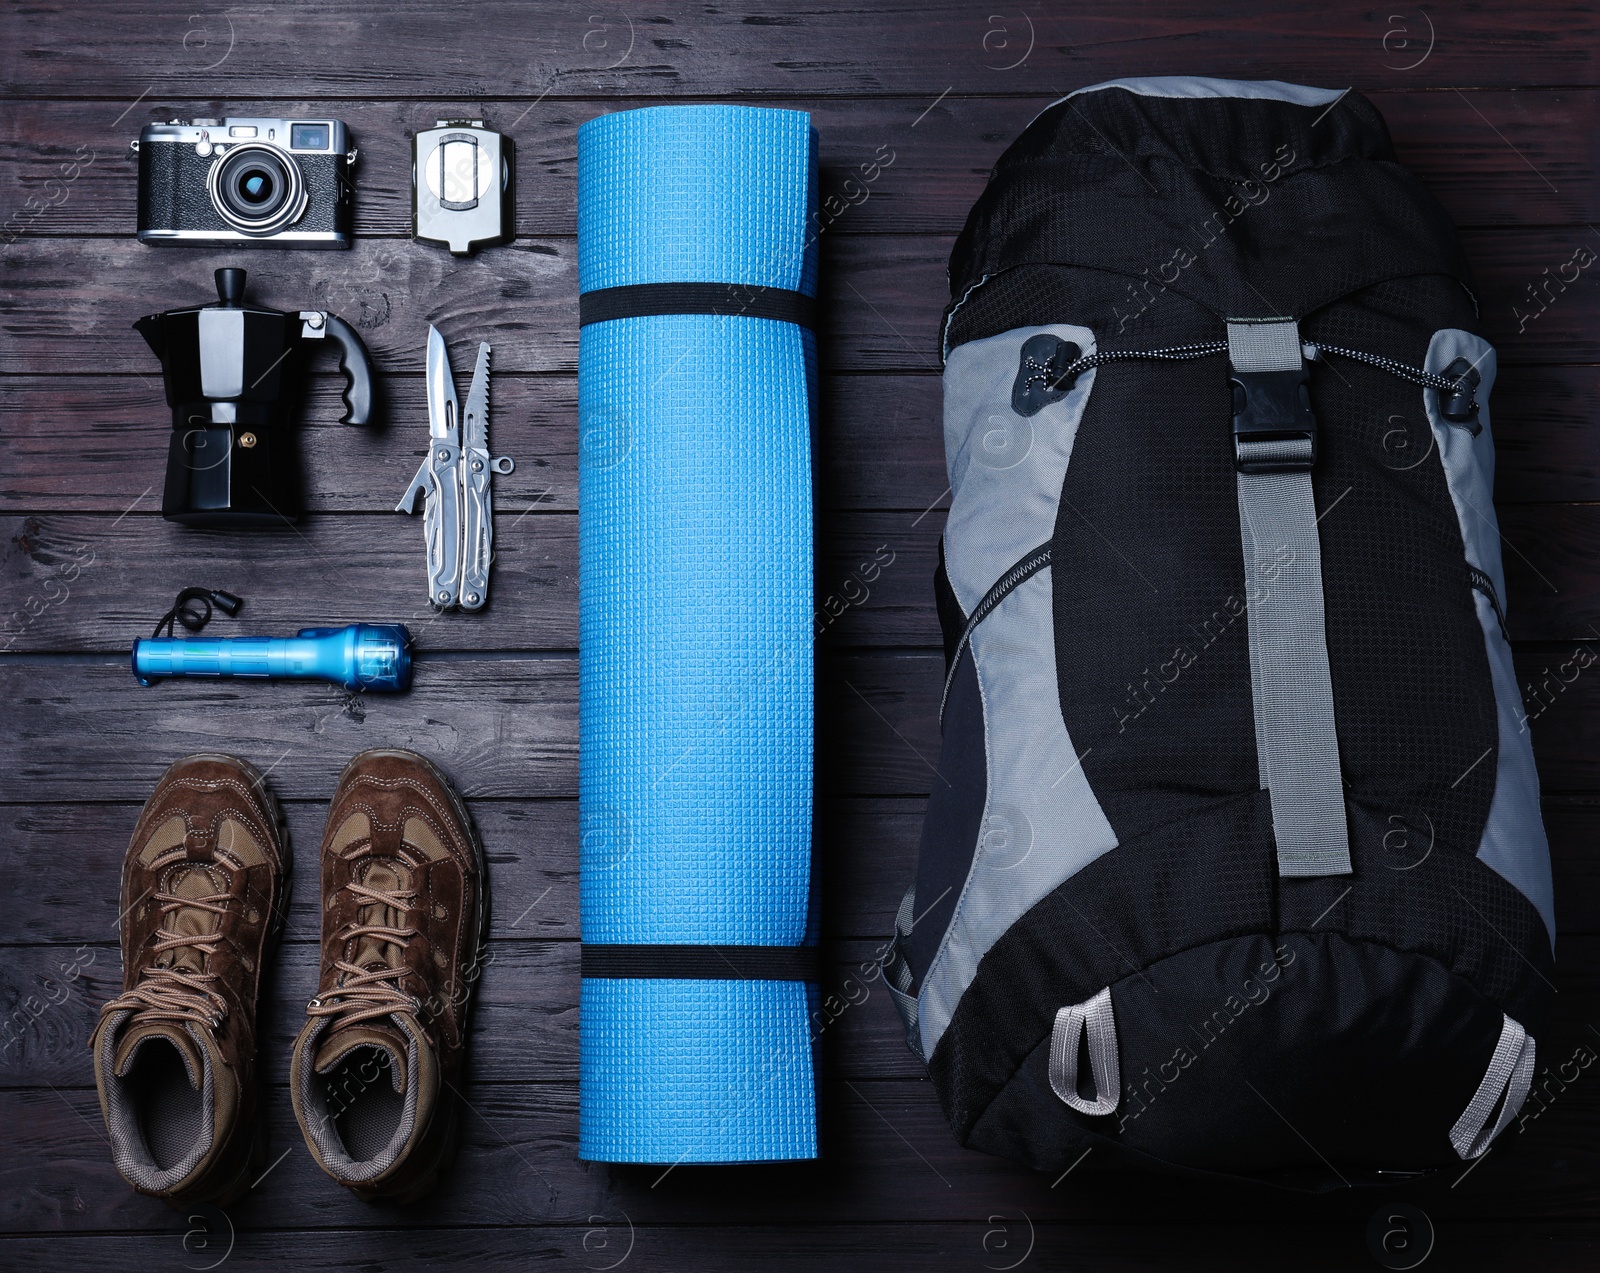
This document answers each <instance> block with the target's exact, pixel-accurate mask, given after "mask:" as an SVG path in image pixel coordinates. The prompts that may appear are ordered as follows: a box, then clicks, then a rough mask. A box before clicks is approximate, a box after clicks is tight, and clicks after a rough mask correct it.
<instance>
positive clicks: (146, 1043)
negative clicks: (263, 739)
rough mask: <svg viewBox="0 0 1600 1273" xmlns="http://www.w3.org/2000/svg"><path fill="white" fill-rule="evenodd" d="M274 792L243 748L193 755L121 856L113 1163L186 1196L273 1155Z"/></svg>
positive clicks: (174, 1198) (101, 1084)
mask: <svg viewBox="0 0 1600 1273" xmlns="http://www.w3.org/2000/svg"><path fill="white" fill-rule="evenodd" d="M288 897H289V849H288V842H287V839H286V837H285V835H284V833H283V828H282V821H281V817H280V814H279V812H278V806H277V802H276V801H275V800H274V799H273V798H272V796H271V795H270V794H269V793H268V791H267V788H266V782H265V780H264V779H263V778H262V776H261V774H260V773H258V772H257V771H256V770H255V769H254V768H253V767H251V766H250V765H247V764H246V763H245V762H244V761H242V760H235V759H234V758H233V757H232V756H211V755H200V756H186V757H185V758H184V759H182V760H180V761H178V762H177V763H176V764H174V765H173V766H172V767H171V768H170V769H168V770H167V772H166V773H164V774H163V775H162V776H161V780H160V781H159V782H158V783H156V788H155V790H154V791H153V792H151V793H150V799H149V800H147V801H145V806H144V810H143V811H142V812H141V813H140V815H139V823H138V825H137V826H136V827H135V828H134V832H133V840H132V842H131V843H130V844H129V845H128V853H127V856H126V857H125V858H124V859H123V863H122V901H121V906H122V917H121V920H120V921H119V925H118V927H119V929H120V933H121V938H122V991H123V992H122V994H121V995H120V996H119V997H118V998H116V999H113V1000H112V1001H111V1002H110V1003H108V1004H106V1006H105V1007H104V1008H102V1009H101V1011H100V1022H99V1024H98V1025H97V1026H96V1027H95V1031H94V1035H93V1037H92V1038H91V1039H90V1041H89V1046H90V1048H91V1049H92V1051H93V1053H94V1081H95V1086H96V1087H97V1088H98V1089H99V1092H100V1110H101V1113H102V1114H103V1115H104V1116H105V1120H106V1131H107V1133H108V1134H109V1137H110V1140H111V1156H112V1158H113V1160H114V1161H115V1162H116V1165H117V1170H118V1171H120V1172H121V1173H122V1174H123V1176H124V1178H126V1180H127V1181H128V1183H129V1184H131V1185H132V1186H133V1187H134V1188H135V1189H137V1190H139V1192H140V1193H148V1194H153V1195H154V1196H156V1197H158V1198H165V1199H167V1200H168V1201H169V1202H171V1203H173V1204H174V1205H178V1206H181V1205H186V1204H189V1203H194V1202H210V1203H214V1204H216V1205H218V1206H225V1205H226V1204H227V1203H228V1202H229V1201H231V1200H232V1199H233V1198H235V1197H237V1196H238V1195H239V1194H240V1193H243V1192H244V1190H245V1189H246V1188H248V1187H249V1185H250V1182H251V1181H252V1180H253V1179H254V1176H253V1175H252V1174H251V1173H252V1172H253V1171H255V1170H259V1169H260V1167H261V1165H262V1163H263V1160H264V1157H265V1152H266V1142H265V1139H264V1135H263V1131H262V1124H261V1119H260V1118H259V1117H258V1108H257V1092H256V1089H257V1079H256V1004H257V1001H258V998H259V995H260V991H261V969H262V966H263V964H264V963H265V962H266V958H267V955H268V953H269V951H270V950H271V947H272V946H273V944H274V943H275V942H276V941H277V939H278V935H279V933H280V932H281V931H282V928H283V917H284V911H285V908H286V906H287V903H288Z"/></svg>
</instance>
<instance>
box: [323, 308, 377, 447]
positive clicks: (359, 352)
mask: <svg viewBox="0 0 1600 1273" xmlns="http://www.w3.org/2000/svg"><path fill="white" fill-rule="evenodd" d="M327 333H328V337H327V338H328V339H329V340H331V341H333V342H334V344H336V345H338V346H339V370H340V371H342V372H344V377H345V389H344V405H345V413H344V416H343V417H342V418H341V419H340V421H339V423H341V424H371V423H372V415H373V388H374V386H373V379H372V356H371V355H370V354H368V353H367V347H366V345H364V344H362V342H361V337H360V336H358V335H357V334H356V329H355V328H354V327H352V326H350V324H349V323H347V322H345V321H344V319H342V318H338V317H335V316H334V315H333V314H329V315H328V327H327Z"/></svg>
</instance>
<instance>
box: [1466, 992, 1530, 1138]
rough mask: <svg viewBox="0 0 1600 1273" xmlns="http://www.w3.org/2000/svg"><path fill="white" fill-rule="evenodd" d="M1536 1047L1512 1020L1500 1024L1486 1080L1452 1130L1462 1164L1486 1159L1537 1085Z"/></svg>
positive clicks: (1485, 1072)
mask: <svg viewBox="0 0 1600 1273" xmlns="http://www.w3.org/2000/svg"><path fill="white" fill-rule="evenodd" d="M1533 1068H1534V1045H1533V1040H1532V1039H1531V1038H1529V1037H1528V1032H1527V1031H1526V1030H1524V1029H1523V1028H1522V1026H1521V1025H1519V1024H1518V1023H1517V1022H1515V1021H1513V1020H1512V1019H1511V1018H1510V1017H1504V1018H1503V1020H1502V1021H1501V1023H1500V1039H1499V1042H1497V1043H1496V1044H1495V1048H1494V1055H1493V1056H1491V1057H1490V1058H1489V1066H1488V1068H1487V1069H1486V1070H1485V1071H1484V1073H1483V1081H1482V1082H1480V1083H1479V1084H1478V1090H1477V1091H1476V1092H1474V1093H1473V1095H1472V1100H1471V1101H1470V1102H1468V1104H1467V1108H1466V1109H1465V1110H1464V1111H1463V1112H1462V1114H1461V1117H1460V1118H1458V1119H1456V1125H1455V1126H1454V1127H1452V1128H1451V1129H1450V1144H1451V1145H1452V1146H1453V1147H1454V1148H1455V1151H1456V1153H1457V1155H1459V1156H1460V1158H1461V1159H1462V1161H1464V1162H1466V1161H1470V1160H1471V1159H1474V1158H1479V1157H1482V1156H1483V1154H1484V1153H1485V1152H1486V1151H1487V1150H1488V1148H1489V1146H1490V1145H1492V1144H1494V1138H1495V1137H1496V1136H1498V1135H1499V1134H1500V1133H1501V1132H1503V1131H1504V1130H1505V1128H1506V1124H1507V1123H1509V1122H1510V1121H1511V1120H1512V1119H1513V1118H1515V1117H1516V1116H1517V1111H1518V1110H1519V1109H1521V1108H1522V1102H1523V1101H1525V1100H1527V1099H1528V1089H1529V1088H1530V1087H1532V1086H1533ZM1497 1105H1498V1107H1499V1109H1500V1117H1499V1118H1497V1119H1495V1121H1494V1126H1493V1127H1491V1126H1490V1125H1489V1117H1490V1115H1492V1114H1493V1113H1494V1111H1495V1107H1496V1106H1497Z"/></svg>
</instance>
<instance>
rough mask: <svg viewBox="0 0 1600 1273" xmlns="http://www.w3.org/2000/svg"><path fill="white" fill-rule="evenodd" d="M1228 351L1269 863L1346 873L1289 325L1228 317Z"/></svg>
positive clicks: (1310, 430) (1308, 456)
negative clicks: (1271, 841)
mask: <svg viewBox="0 0 1600 1273" xmlns="http://www.w3.org/2000/svg"><path fill="white" fill-rule="evenodd" d="M1228 361H1229V363H1230V365H1231V369H1232V384H1233V394H1234V451H1235V459H1236V464H1237V469H1238V490H1239V529H1240V537H1241V540H1242V546H1243V549H1244V571H1245V585H1246V592H1247V596H1248V605H1249V620H1248V625H1249V634H1250V684H1251V693H1252V697H1253V700H1254V707H1255V722H1256V754H1257V758H1258V760H1257V763H1258V767H1259V771H1260V780H1261V785H1262V787H1264V788H1265V789H1266V790H1267V791H1268V792H1269V794H1270V796H1271V800H1272V829H1273V834H1274V836H1275V838H1276V840H1277V846H1278V873H1279V874H1280V875H1286V876H1315V875H1347V874H1349V873H1350V869H1351V868H1350V834H1349V830H1348V828H1347V826H1346V823H1345V808H1344V784H1343V781H1342V780H1341V778H1340V772H1339V743H1338V738H1337V735H1336V733H1335V730H1334V722H1333V685H1332V681H1331V679H1330V677H1329V674H1328V643H1327V633H1326V630H1325V627H1324V622H1323V600H1322V552H1321V547H1320V543H1319V540H1318V537H1317V508H1316V502H1315V500H1314V498H1313V496H1312V490H1311V468H1312V465H1313V463H1314V462H1315V460H1316V421H1315V419H1314V418H1313V417H1312V415H1311V410H1310V400H1309V398H1308V397H1307V396H1306V392H1305V383H1306V376H1307V372H1306V366H1305V361H1304V359H1303V357H1302V356H1301V351H1300V336H1299V331H1298V329H1297V328H1296V326H1295V324H1294V323H1293V322H1292V321H1289V320H1285V319H1272V320H1265V321H1261V320H1256V321H1249V320H1232V321H1230V322H1229V323H1228Z"/></svg>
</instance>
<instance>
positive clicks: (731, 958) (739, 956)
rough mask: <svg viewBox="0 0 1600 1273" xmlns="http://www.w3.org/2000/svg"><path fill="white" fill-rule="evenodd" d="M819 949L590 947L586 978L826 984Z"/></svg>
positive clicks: (586, 945) (585, 961)
mask: <svg viewBox="0 0 1600 1273" xmlns="http://www.w3.org/2000/svg"><path fill="white" fill-rule="evenodd" d="M821 972H822V960H821V959H820V957H819V955H818V951H817V948H816V947H815V946H702V945H693V946H689V945H684V946H645V945H626V946H599V945H592V944H590V943H587V942H586V943H584V947H583V975H584V976H585V977H671V978H680V977H681V978H688V979H693V980H697V981H820V980H821Z"/></svg>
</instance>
